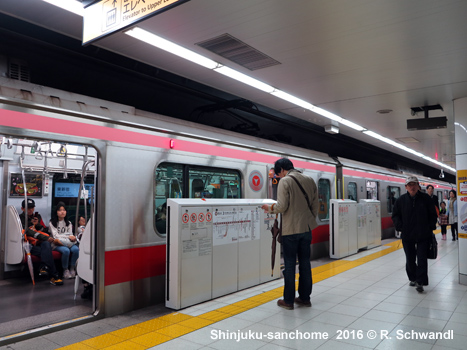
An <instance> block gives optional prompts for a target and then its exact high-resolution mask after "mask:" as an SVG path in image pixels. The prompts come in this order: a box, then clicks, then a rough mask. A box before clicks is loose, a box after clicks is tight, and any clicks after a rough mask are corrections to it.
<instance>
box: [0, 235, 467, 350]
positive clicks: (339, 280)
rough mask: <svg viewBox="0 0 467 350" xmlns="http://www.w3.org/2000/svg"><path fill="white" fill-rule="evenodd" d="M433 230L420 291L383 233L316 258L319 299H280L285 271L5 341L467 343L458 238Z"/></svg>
mask: <svg viewBox="0 0 467 350" xmlns="http://www.w3.org/2000/svg"><path fill="white" fill-rule="evenodd" d="M436 236H437V239H438V247H439V254H438V258H437V259H436V260H429V261H428V262H429V279H430V284H429V286H427V287H425V292H424V293H421V294H419V293H417V291H416V290H415V289H414V287H410V286H409V285H408V280H407V276H406V273H405V256H404V252H403V250H402V244H401V241H400V240H394V241H392V242H389V243H388V241H385V242H383V246H381V247H377V248H374V249H371V250H368V251H363V252H360V253H358V254H356V255H353V256H351V257H348V258H345V259H341V260H337V261H331V260H329V261H325V262H323V261H321V262H316V263H315V262H312V267H313V281H314V285H313V294H312V303H313V306H312V308H307V307H295V310H284V309H282V308H280V307H278V306H277V305H276V301H277V299H279V298H281V296H282V286H283V281H282V279H280V280H277V281H274V282H270V283H266V284H263V285H260V286H257V287H254V288H250V289H247V290H243V291H240V292H237V293H234V294H230V295H227V296H224V297H221V298H218V299H215V300H213V301H209V302H205V303H202V304H199V305H196V306H193V307H190V308H186V309H183V310H180V312H170V310H167V309H165V307H164V306H163V305H158V306H154V307H150V308H145V309H141V310H137V311H133V312H131V313H127V314H123V315H119V316H116V317H109V318H106V319H103V320H98V321H95V322H92V323H88V324H85V325H81V326H77V327H74V328H70V329H67V330H63V331H57V332H55V333H52V334H48V335H45V336H42V337H37V338H34V339H30V340H26V341H22V342H18V343H14V344H10V345H8V346H4V347H0V350H5V349H15V350H20V349H21V350H23V349H24V350H25V349H35V350H41V349H47V350H49V349H58V348H63V349H123V350H125V349H135V350H138V349H184V350H190V349H219V350H220V349H222V350H224V349H241V350H252V349H267V350H269V349H320V350H330V349H336V350H347V349H348V350H353V349H387V350H389V349H391V350H393V349H407V348H409V349H411V350H418V349H427V350H428V349H433V350H441V349H446V350H447V349H466V348H467V332H466V329H467V286H464V285H460V284H459V283H458V243H457V241H456V242H453V241H451V240H447V241H442V240H440V239H441V235H440V234H437V235H436ZM449 236H450V235H449V234H448V237H449ZM316 264H321V265H320V266H316ZM239 338H240V339H239ZM296 338H301V339H296ZM309 338H311V339H309ZM417 338H418V339H417ZM423 338H425V339H423ZM430 338H441V339H430Z"/></svg>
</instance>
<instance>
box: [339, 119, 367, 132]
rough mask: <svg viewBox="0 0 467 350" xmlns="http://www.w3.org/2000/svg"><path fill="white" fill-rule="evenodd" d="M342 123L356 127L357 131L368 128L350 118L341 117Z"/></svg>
mask: <svg viewBox="0 0 467 350" xmlns="http://www.w3.org/2000/svg"><path fill="white" fill-rule="evenodd" d="M340 123H341V124H344V125H346V126H348V127H349V128H352V129H355V130H357V131H363V130H366V128H364V127H362V126H360V125H358V124H355V123H354V122H351V121H350V120H347V119H344V118H342V119H341V121H340Z"/></svg>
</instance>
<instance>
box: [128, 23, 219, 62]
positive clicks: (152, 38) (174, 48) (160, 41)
mask: <svg viewBox="0 0 467 350" xmlns="http://www.w3.org/2000/svg"><path fill="white" fill-rule="evenodd" d="M125 34H127V35H129V36H132V37H133V38H136V39H139V40H141V41H144V42H145V43H148V44H150V45H152V46H155V47H158V48H159V49H162V50H165V51H168V52H170V53H173V54H174V55H177V56H179V57H182V58H185V59H187V60H189V61H191V62H194V63H196V64H199V65H200V66H203V67H205V68H208V69H214V68H216V67H217V66H218V65H219V63H217V62H216V61H213V60H211V59H209V58H207V57H204V56H201V55H200V54H197V53H196V52H194V51H191V50H188V49H185V48H184V47H182V46H180V45H177V44H175V43H173V42H171V41H169V40H166V39H164V38H161V37H160V36H157V35H155V34H152V33H150V32H148V31H146V30H144V29H141V28H138V27H135V28H133V29H130V30H128V31H126V32H125Z"/></svg>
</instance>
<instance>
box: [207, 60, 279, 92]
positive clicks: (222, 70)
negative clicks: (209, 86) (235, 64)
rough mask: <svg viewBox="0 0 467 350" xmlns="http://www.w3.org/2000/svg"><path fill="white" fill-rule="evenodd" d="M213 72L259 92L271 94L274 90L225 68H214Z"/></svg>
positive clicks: (269, 86)
mask: <svg viewBox="0 0 467 350" xmlns="http://www.w3.org/2000/svg"><path fill="white" fill-rule="evenodd" d="M214 71H215V72H217V73H221V74H224V75H226V76H228V77H230V78H232V79H235V80H238V81H239V82H242V83H244V84H247V85H250V86H252V87H254V88H257V89H259V90H261V91H264V92H267V93H271V92H273V91H274V88H273V87H272V86H271V85H268V84H266V83H263V82H262V81H259V80H256V79H255V78H252V77H249V76H248V75H246V74H243V73H240V72H239V71H236V70H234V69H232V68H229V67H227V66H219V67H216V68H214Z"/></svg>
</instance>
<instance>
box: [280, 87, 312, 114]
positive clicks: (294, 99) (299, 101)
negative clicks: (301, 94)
mask: <svg viewBox="0 0 467 350" xmlns="http://www.w3.org/2000/svg"><path fill="white" fill-rule="evenodd" d="M271 94H272V95H274V96H276V97H279V98H281V99H283V100H286V101H288V102H291V103H293V104H294V105H297V106H299V107H303V108H305V109H309V110H312V109H313V108H315V106H313V105H312V104H311V103H309V102H306V101H304V100H302V99H300V98H298V97H295V96H293V95H290V94H288V93H287V92H284V91H281V90H277V89H276V90H274V91H273V92H271Z"/></svg>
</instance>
